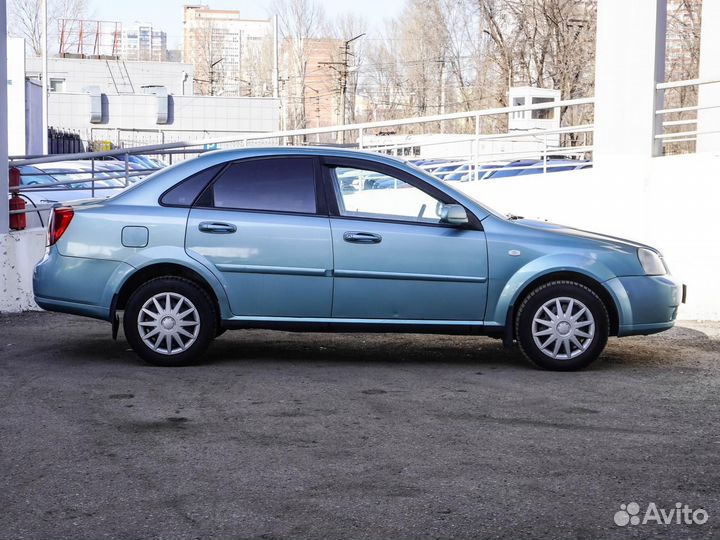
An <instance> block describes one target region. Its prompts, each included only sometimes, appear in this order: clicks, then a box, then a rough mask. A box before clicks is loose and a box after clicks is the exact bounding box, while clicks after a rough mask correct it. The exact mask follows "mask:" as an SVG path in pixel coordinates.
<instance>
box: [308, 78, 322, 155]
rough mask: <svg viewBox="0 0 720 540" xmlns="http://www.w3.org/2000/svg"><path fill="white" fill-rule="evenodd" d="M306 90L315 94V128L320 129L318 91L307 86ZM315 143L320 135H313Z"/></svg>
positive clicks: (318, 140)
mask: <svg viewBox="0 0 720 540" xmlns="http://www.w3.org/2000/svg"><path fill="white" fill-rule="evenodd" d="M308 89H310V90H312V91H313V92H315V127H317V128H319V127H320V91H319V90H318V89H317V88H313V87H312V86H308ZM315 142H316V143H319V142H320V133H316V134H315Z"/></svg>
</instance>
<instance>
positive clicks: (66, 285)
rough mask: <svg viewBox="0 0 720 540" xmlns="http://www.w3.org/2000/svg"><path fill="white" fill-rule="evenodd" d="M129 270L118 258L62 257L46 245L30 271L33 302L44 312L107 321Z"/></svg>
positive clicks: (130, 270)
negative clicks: (44, 252) (112, 259)
mask: <svg viewBox="0 0 720 540" xmlns="http://www.w3.org/2000/svg"><path fill="white" fill-rule="evenodd" d="M132 271H133V267H132V266H130V265H128V264H125V263H122V262H119V261H108V260H102V259H88V258H83V257H65V256H63V255H60V254H59V253H58V251H57V249H55V248H50V249H49V250H48V252H47V253H46V254H45V257H44V258H43V260H42V261H40V262H39V263H38V264H37V265H36V266H35V270H34V272H33V293H34V296H35V302H36V303H37V305H38V306H40V307H41V308H43V309H46V310H48V311H59V312H61V313H72V314H74V315H82V316H85V317H92V318H95V319H102V320H105V321H108V320H110V306H111V304H112V299H113V296H114V294H115V293H116V292H117V289H118V287H119V284H120V283H121V282H122V280H123V279H124V277H125V276H126V275H127V274H128V273H130V272H132Z"/></svg>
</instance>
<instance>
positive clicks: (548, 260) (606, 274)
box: [486, 253, 631, 326]
mask: <svg viewBox="0 0 720 540" xmlns="http://www.w3.org/2000/svg"><path fill="white" fill-rule="evenodd" d="M560 272H573V273H576V274H582V275H583V276H585V277H587V278H589V279H592V280H593V281H596V282H597V283H599V284H600V285H601V286H602V287H603V288H604V289H605V290H606V291H607V292H608V294H609V295H610V297H611V298H612V299H613V301H614V302H615V307H616V308H617V311H618V315H619V317H620V324H623V315H624V314H627V313H629V312H631V311H630V309H629V300H628V298H627V295H626V294H620V295H619V294H618V293H620V292H624V291H619V290H617V288H611V287H607V286H606V285H605V282H607V281H608V280H611V279H613V278H614V277H616V276H615V274H614V273H613V272H612V271H611V270H610V269H609V268H608V267H607V266H605V265H604V264H603V263H601V262H600V261H598V260H597V259H596V258H593V257H589V256H585V255H580V254H575V253H557V254H551V255H544V256H542V257H538V258H537V259H533V260H532V261H529V262H528V263H527V264H525V265H524V266H521V267H520V268H518V269H517V270H516V271H515V272H514V273H513V274H512V275H511V276H510V277H509V279H507V281H506V282H505V286H504V287H503V288H502V290H501V291H500V293H499V294H498V296H497V300H496V301H495V310H494V311H493V312H492V313H490V314H489V317H486V319H487V320H486V324H488V325H491V326H505V324H506V322H507V316H508V314H509V312H510V309H511V308H512V307H513V306H514V307H517V305H516V304H517V302H518V301H519V299H520V298H519V297H520V294H521V293H522V292H523V291H524V290H525V288H526V287H527V286H528V285H529V284H530V283H532V282H533V281H535V280H537V279H538V278H542V277H543V276H549V275H551V274H555V273H560ZM492 277H493V276H492V275H491V279H492ZM496 279H499V278H496ZM490 305H492V304H491V303H488V306H490Z"/></svg>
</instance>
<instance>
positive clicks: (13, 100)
mask: <svg viewBox="0 0 720 540" xmlns="http://www.w3.org/2000/svg"><path fill="white" fill-rule="evenodd" d="M7 58H8V67H7V70H8V74H7V89H8V116H7V119H8V133H10V134H11V135H10V137H9V138H8V154H10V155H11V156H24V155H25V154H26V153H27V152H26V151H25V40H24V39H22V38H8V40H7Z"/></svg>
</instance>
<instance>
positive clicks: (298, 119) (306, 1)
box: [273, 0, 325, 129]
mask: <svg viewBox="0 0 720 540" xmlns="http://www.w3.org/2000/svg"><path fill="white" fill-rule="evenodd" d="M273 11H274V12H275V13H276V14H277V16H278V23H279V26H280V32H281V34H282V36H283V38H284V42H283V56H284V58H285V73H286V76H285V96H284V98H283V99H284V100H285V109H286V127H287V128H288V129H302V128H304V127H306V126H307V117H306V111H305V108H306V90H307V85H306V78H307V74H308V67H309V66H308V54H307V53H308V43H307V42H308V40H310V39H313V38H317V37H318V36H320V35H321V34H320V32H322V30H324V23H325V13H324V11H323V9H322V7H321V6H320V5H319V4H318V3H317V2H316V1H315V0H275V3H274V5H273Z"/></svg>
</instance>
